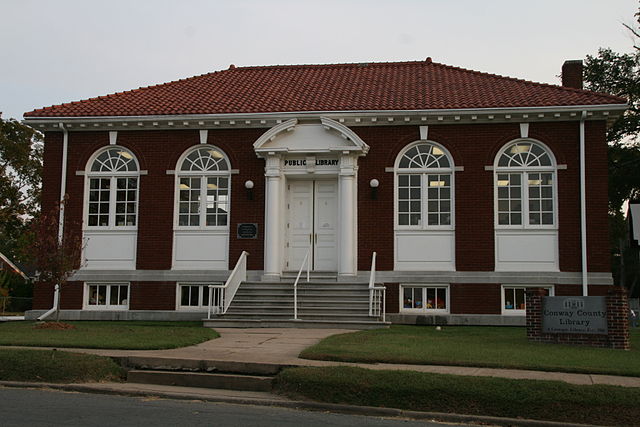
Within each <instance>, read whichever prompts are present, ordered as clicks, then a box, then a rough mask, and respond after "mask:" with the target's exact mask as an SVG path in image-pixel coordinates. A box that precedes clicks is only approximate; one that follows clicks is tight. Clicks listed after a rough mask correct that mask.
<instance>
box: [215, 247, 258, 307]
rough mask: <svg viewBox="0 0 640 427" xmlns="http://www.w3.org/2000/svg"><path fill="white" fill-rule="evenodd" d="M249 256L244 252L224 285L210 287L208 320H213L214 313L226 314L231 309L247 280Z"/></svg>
mask: <svg viewBox="0 0 640 427" xmlns="http://www.w3.org/2000/svg"><path fill="white" fill-rule="evenodd" d="M247 256H249V252H247V251H242V253H241V254H240V258H238V262H237V263H236V266H235V267H234V269H233V271H232V272H231V274H230V275H229V278H228V279H227V281H226V282H225V284H224V285H209V308H208V310H207V319H211V314H212V312H213V311H214V308H215V312H216V314H224V313H226V312H227V310H228V309H229V305H231V301H233V297H234V296H235V295H236V292H237V291H238V288H239V287H240V283H242V282H245V281H246V280H247Z"/></svg>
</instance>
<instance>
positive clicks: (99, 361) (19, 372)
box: [0, 348, 124, 383]
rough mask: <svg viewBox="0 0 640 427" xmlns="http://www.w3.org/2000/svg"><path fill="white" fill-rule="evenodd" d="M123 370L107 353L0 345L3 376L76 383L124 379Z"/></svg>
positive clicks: (15, 378) (3, 378)
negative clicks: (95, 354)
mask: <svg viewBox="0 0 640 427" xmlns="http://www.w3.org/2000/svg"><path fill="white" fill-rule="evenodd" d="M123 376H124V371H123V370H122V368H120V366H118V365H117V364H116V363H115V362H114V361H113V360H112V359H110V358H108V357H101V356H94V355H91V354H78V353H68V352H65V351H57V350H26V349H9V348H5V349H0V380H2V381H37V382H51V383H76V382H100V381H121V380H122V378H123Z"/></svg>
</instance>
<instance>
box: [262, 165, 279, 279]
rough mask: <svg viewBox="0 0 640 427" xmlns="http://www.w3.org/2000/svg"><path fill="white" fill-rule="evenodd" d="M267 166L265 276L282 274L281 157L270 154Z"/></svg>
mask: <svg viewBox="0 0 640 427" xmlns="http://www.w3.org/2000/svg"><path fill="white" fill-rule="evenodd" d="M266 160H267V166H266V168H265V179H266V180H267V185H266V209H265V225H264V274H265V276H274V277H275V276H280V273H281V265H282V263H281V259H282V256H281V252H282V240H281V234H282V233H281V232H280V216H281V212H280V210H281V205H282V203H281V201H280V187H281V185H280V183H281V180H282V178H281V170H280V157H279V156H274V155H269V156H268V157H267V159H266Z"/></svg>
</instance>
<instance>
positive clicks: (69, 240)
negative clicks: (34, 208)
mask: <svg viewBox="0 0 640 427" xmlns="http://www.w3.org/2000/svg"><path fill="white" fill-rule="evenodd" d="M64 202H65V201H62V202H61V204H60V206H59V207H57V208H55V209H53V210H51V211H50V212H45V213H42V214H41V215H40V216H39V217H38V218H36V219H35V220H34V221H32V223H31V225H30V227H29V229H28V231H27V232H26V233H25V236H24V240H23V242H24V247H23V251H24V252H23V257H25V258H26V259H28V260H29V262H31V263H32V264H33V266H34V267H35V268H36V270H37V271H38V277H37V283H40V284H49V285H56V284H58V285H60V288H61V289H62V288H63V287H64V285H65V284H66V283H67V280H68V279H69V277H70V276H71V274H72V273H73V271H74V270H76V269H77V268H79V267H80V261H81V255H82V248H83V240H82V234H81V233H80V232H78V231H69V230H79V227H74V225H77V224H72V223H70V222H67V223H66V228H65V229H64V230H65V232H64V233H63V238H62V239H59V237H58V224H59V218H60V208H61V206H62V205H63V204H64Z"/></svg>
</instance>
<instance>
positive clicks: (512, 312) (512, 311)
mask: <svg viewBox="0 0 640 427" xmlns="http://www.w3.org/2000/svg"><path fill="white" fill-rule="evenodd" d="M507 288H509V289H513V288H516V289H524V290H525V291H526V290H527V289H531V288H543V289H549V296H554V295H555V286H554V285H502V286H501V287H500V312H501V313H502V315H503V316H525V315H526V314H527V310H526V309H524V310H520V309H515V308H514V309H510V310H507V309H506V308H505V307H504V303H505V301H506V298H505V295H504V293H505V289H507ZM525 304H526V295H525Z"/></svg>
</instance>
